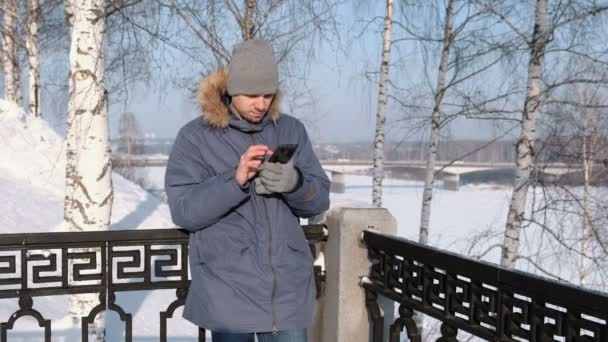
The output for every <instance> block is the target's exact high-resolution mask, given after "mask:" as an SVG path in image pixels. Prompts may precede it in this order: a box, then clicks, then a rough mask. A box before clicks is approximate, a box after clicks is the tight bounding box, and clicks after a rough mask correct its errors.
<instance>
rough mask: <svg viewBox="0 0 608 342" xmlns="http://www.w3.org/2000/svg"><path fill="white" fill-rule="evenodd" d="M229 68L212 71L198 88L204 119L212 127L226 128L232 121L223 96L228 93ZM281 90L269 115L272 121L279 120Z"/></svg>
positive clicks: (273, 102)
mask: <svg viewBox="0 0 608 342" xmlns="http://www.w3.org/2000/svg"><path fill="white" fill-rule="evenodd" d="M227 79H228V69H227V68H224V69H220V70H216V71H214V72H212V73H211V74H209V75H208V76H206V77H205V78H203V80H202V81H201V83H200V85H199V88H198V94H197V99H198V104H199V106H200V107H201V115H202V117H203V120H204V121H205V122H206V123H208V124H209V125H210V126H212V127H216V128H226V127H228V124H229V123H230V114H229V113H228V107H227V106H226V104H225V103H224V101H223V98H224V97H225V96H227V95H228V90H227V86H226V80H227ZM281 95H282V93H281V90H278V91H277V93H276V95H275V97H274V100H273V101H272V104H271V105H270V109H269V110H268V113H267V115H268V116H269V117H270V119H272V121H275V122H276V121H277V120H278V119H279V116H280V108H279V107H280V103H281Z"/></svg>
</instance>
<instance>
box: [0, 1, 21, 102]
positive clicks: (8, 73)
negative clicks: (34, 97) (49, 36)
mask: <svg viewBox="0 0 608 342" xmlns="http://www.w3.org/2000/svg"><path fill="white" fill-rule="evenodd" d="M4 6H5V10H4V11H3V12H4V16H3V17H4V22H3V33H2V38H3V44H2V55H3V56H2V57H3V58H2V65H3V69H4V97H5V98H6V99H7V100H9V101H12V102H16V103H18V99H17V97H18V94H17V84H15V81H16V79H15V77H16V75H15V60H16V59H17V56H15V53H16V51H17V47H16V42H15V40H14V35H15V33H16V32H15V31H16V27H17V26H16V19H15V17H14V15H13V13H15V8H16V6H15V0H6V1H5V2H4Z"/></svg>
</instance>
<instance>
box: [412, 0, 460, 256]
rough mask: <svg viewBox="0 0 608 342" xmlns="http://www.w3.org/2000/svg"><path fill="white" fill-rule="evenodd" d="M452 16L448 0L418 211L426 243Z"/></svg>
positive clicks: (421, 230) (451, 3)
mask: <svg viewBox="0 0 608 342" xmlns="http://www.w3.org/2000/svg"><path fill="white" fill-rule="evenodd" d="M453 16H454V0H448V3H447V6H446V10H445V22H444V25H443V28H444V31H443V49H442V50H441V62H440V63H439V71H438V73H437V87H436V88H435V104H434V106H433V113H432V114H431V143H430V144H429V147H428V156H427V161H426V172H425V177H424V191H423V192H422V210H421V212H420V234H419V236H418V241H419V242H420V243H424V244H427V243H428V240H429V226H430V220H431V203H432V199H433V187H434V184H435V161H436V160H437V149H438V147H439V130H440V124H441V118H440V115H441V111H442V104H443V96H444V95H445V83H446V76H447V69H448V62H449V58H450V46H451V44H452V20H453Z"/></svg>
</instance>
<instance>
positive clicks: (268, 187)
mask: <svg viewBox="0 0 608 342" xmlns="http://www.w3.org/2000/svg"><path fill="white" fill-rule="evenodd" d="M294 160H295V158H291V159H290V160H289V161H288V162H287V163H285V164H281V163H270V162H266V163H264V164H262V166H261V167H260V171H259V172H258V177H257V178H256V179H255V181H254V183H255V192H256V193H257V194H260V195H267V194H271V193H273V192H279V193H284V192H292V191H294V190H295V189H296V187H297V186H298V184H299V182H300V173H299V172H298V170H296V168H295V167H294V165H293V164H294Z"/></svg>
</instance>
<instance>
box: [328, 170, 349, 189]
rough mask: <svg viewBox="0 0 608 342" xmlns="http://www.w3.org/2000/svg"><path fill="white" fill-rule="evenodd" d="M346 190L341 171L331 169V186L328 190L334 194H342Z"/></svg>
mask: <svg viewBox="0 0 608 342" xmlns="http://www.w3.org/2000/svg"><path fill="white" fill-rule="evenodd" d="M345 190H346V179H345V177H344V174H343V173H342V172H337V171H332V172H331V186H330V188H329V192H333V193H336V194H343V193H344V191H345Z"/></svg>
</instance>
